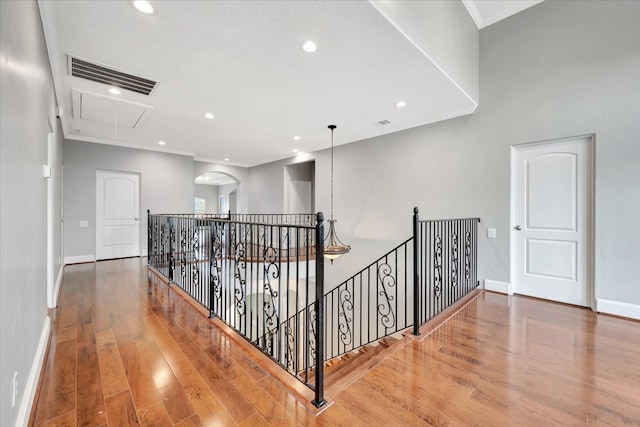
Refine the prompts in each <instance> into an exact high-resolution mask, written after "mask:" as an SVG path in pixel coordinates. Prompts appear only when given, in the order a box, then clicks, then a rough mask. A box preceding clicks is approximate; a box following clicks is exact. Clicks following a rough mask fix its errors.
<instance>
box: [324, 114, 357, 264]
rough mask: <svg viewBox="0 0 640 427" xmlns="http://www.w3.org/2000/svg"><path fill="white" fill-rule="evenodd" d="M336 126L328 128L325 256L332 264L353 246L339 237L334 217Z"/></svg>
mask: <svg viewBox="0 0 640 427" xmlns="http://www.w3.org/2000/svg"><path fill="white" fill-rule="evenodd" d="M336 127H337V126H336V125H329V126H328V128H329V129H331V218H330V219H329V234H328V235H327V237H326V239H324V241H325V247H324V256H325V258H327V259H329V260H330V261H331V264H333V260H334V259H336V258H338V257H339V256H340V255H343V254H346V253H349V251H350V250H351V246H349V245H345V244H344V243H342V242H341V241H340V239H339V238H338V235H337V234H336V226H335V223H336V220H335V219H334V218H333V131H334V130H335V128H336Z"/></svg>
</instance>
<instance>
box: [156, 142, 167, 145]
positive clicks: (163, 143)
mask: <svg viewBox="0 0 640 427" xmlns="http://www.w3.org/2000/svg"><path fill="white" fill-rule="evenodd" d="M158 144H160V145H165V144H166V142H164V141H158Z"/></svg>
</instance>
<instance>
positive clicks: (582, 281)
mask: <svg viewBox="0 0 640 427" xmlns="http://www.w3.org/2000/svg"><path fill="white" fill-rule="evenodd" d="M512 168H513V169H512V170H513V179H514V186H513V191H514V194H513V201H514V206H513V218H512V231H511V233H512V244H513V252H512V257H513V259H512V261H513V262H512V266H513V268H514V275H513V280H514V292H516V293H519V294H524V295H529V296H533V297H538V298H544V299H549V300H554V301H559V302H564V303H569V304H575V305H580V306H591V305H592V295H593V294H592V291H591V286H592V285H591V283H592V281H591V274H590V271H591V269H590V253H591V250H590V245H591V214H590V212H591V209H590V206H591V194H592V185H591V182H592V181H591V138H589V137H585V138H577V139H571V140H563V141H558V142H552V143H543V144H528V145H522V146H516V147H514V149H513V156H512Z"/></svg>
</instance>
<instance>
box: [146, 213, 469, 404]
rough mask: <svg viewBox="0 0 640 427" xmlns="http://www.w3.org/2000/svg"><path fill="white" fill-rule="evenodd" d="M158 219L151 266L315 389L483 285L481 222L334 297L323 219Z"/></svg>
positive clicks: (401, 249) (390, 255)
mask: <svg viewBox="0 0 640 427" xmlns="http://www.w3.org/2000/svg"><path fill="white" fill-rule="evenodd" d="M311 217H312V216H311V215H310V214H223V215H216V216H205V217H202V216H196V215H190V214H185V215H151V214H149V218H148V230H149V240H148V247H149V265H150V266H151V267H153V268H155V269H156V270H157V271H159V272H160V273H161V274H163V275H165V276H166V277H167V278H168V279H169V281H170V283H172V284H175V285H176V286H179V287H180V288H181V289H182V290H183V291H184V292H186V293H187V294H188V295H190V296H191V297H192V298H193V299H194V300H196V301H198V302H199V303H200V304H201V305H202V306H204V307H205V308H207V309H208V310H209V313H210V316H212V317H213V316H216V317H218V318H220V319H221V320H222V321H224V322H225V323H227V324H228V325H229V326H231V327H232V328H234V329H235V330H236V331H237V332H239V333H240V334H241V335H243V336H244V337H245V338H246V339H247V340H249V341H250V342H252V343H253V344H254V345H255V346H256V347H258V348H259V349H261V350H262V351H263V352H264V353H266V354H267V355H269V356H270V357H271V358H272V359H273V360H274V361H276V362H277V363H278V364H279V365H280V366H281V367H282V368H284V369H285V370H287V371H288V372H289V373H290V374H292V375H293V376H295V377H296V378H298V379H299V380H300V381H302V382H303V383H304V384H306V385H307V386H308V387H310V388H311V389H313V390H315V394H316V398H315V399H314V404H316V405H317V406H322V405H323V404H324V402H325V401H324V398H323V393H324V362H326V361H327V360H330V359H332V358H334V357H338V356H340V355H342V354H345V353H348V352H350V351H353V350H356V349H358V348H359V347H362V346H364V345H367V344H369V343H372V342H375V341H378V340H380V339H382V338H384V337H386V336H389V335H392V334H394V333H397V332H400V331H403V330H406V329H408V328H411V327H413V333H414V334H416V335H419V329H420V326H422V325H423V324H424V323H426V322H427V321H429V320H430V319H432V318H433V317H435V316H436V315H437V314H439V313H440V312H442V311H443V310H444V309H446V308H447V307H449V306H451V305H452V304H454V303H455V302H456V301H458V300H460V299H461V298H462V297H464V296H465V295H467V294H468V293H469V292H471V291H472V290H473V289H475V288H476V287H477V286H478V280H477V259H478V255H477V241H478V233H477V223H478V222H479V221H480V220H479V218H468V219H446V220H427V221H420V219H419V215H418V209H417V208H415V209H414V216H413V236H412V237H410V238H409V239H407V240H406V241H404V242H402V243H400V244H399V245H398V246H396V247H395V248H394V249H392V250H391V251H389V252H387V253H386V254H384V255H383V256H382V257H380V258H378V259H377V260H376V261H374V262H372V263H371V264H369V265H368V266H367V267H365V268H363V269H362V270H360V271H359V272H358V273H356V274H354V275H353V276H351V277H350V278H349V279H347V280H345V281H344V282H342V283H341V284H339V285H338V286H336V287H335V288H333V289H331V290H330V291H328V292H327V293H326V294H325V293H324V262H323V247H322V244H323V237H324V229H323V226H322V223H323V217H322V214H321V213H318V214H317V216H316V217H315V224H310V223H309V218H311Z"/></svg>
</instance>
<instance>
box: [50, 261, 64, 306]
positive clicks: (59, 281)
mask: <svg viewBox="0 0 640 427" xmlns="http://www.w3.org/2000/svg"><path fill="white" fill-rule="evenodd" d="M63 273H64V265H61V266H60V270H58V278H57V279H56V284H55V286H54V287H53V301H52V304H51V306H50V307H49V308H55V307H56V306H57V305H58V295H59V294H60V285H62V274H63Z"/></svg>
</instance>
